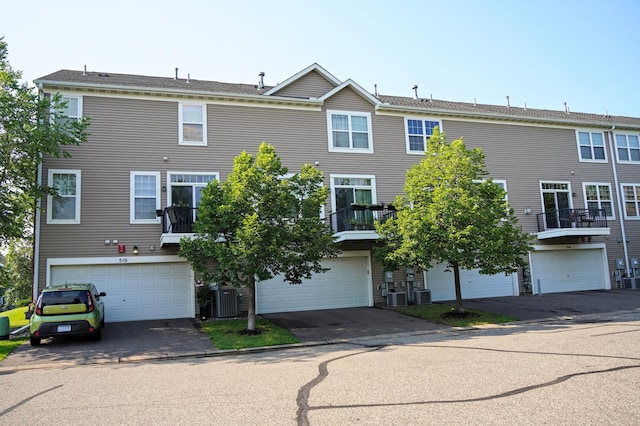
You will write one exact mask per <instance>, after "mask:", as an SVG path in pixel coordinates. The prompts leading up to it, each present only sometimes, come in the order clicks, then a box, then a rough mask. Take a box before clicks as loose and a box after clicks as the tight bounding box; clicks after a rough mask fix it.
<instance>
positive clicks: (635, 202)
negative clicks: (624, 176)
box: [621, 183, 640, 219]
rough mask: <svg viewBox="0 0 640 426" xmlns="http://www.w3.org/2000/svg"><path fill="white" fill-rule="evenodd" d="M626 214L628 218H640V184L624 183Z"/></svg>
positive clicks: (623, 192)
mask: <svg viewBox="0 0 640 426" xmlns="http://www.w3.org/2000/svg"><path fill="white" fill-rule="evenodd" d="M621 186H622V194H623V196H624V214H625V217H626V218H628V219H640V184H637V183H636V184H629V183H623V184H622V185H621Z"/></svg>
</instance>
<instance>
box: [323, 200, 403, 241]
mask: <svg viewBox="0 0 640 426" xmlns="http://www.w3.org/2000/svg"><path fill="white" fill-rule="evenodd" d="M395 217H396V209H395V207H393V206H391V205H384V204H377V205H375V204H374V205H358V204H352V205H351V206H349V207H345V208H343V209H340V210H338V211H336V212H335V213H331V215H330V216H329V224H330V225H331V229H332V230H333V232H334V233H335V234H336V236H337V241H344V240H377V239H378V233H377V232H376V227H375V222H376V221H379V222H384V221H385V220H387V219H389V218H395Z"/></svg>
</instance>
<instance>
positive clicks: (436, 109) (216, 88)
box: [35, 70, 640, 129]
mask: <svg viewBox="0 0 640 426" xmlns="http://www.w3.org/2000/svg"><path fill="white" fill-rule="evenodd" d="M35 82H36V83H38V82H43V83H48V84H61V85H64V84H65V83H67V84H71V85H77V86H83V85H86V86H87V87H92V86H93V87H96V86H98V87H100V86H104V88H105V89H109V88H118V87H119V88H131V89H148V90H149V91H154V90H158V91H162V90H169V91H175V92H202V93H212V94H214V93H220V94H229V95H238V96H247V95H249V96H259V95H262V94H264V93H265V92H267V91H269V90H270V89H272V88H273V87H272V86H265V87H264V88H262V89H260V88H259V87H258V85H257V84H236V83H221V82H217V81H205V80H195V79H185V78H180V79H175V78H168V77H152V76H142V75H131V74H114V73H108V72H86V73H84V72H82V71H73V70H60V71H57V72H54V73H52V74H49V75H47V76H44V77H41V78H39V79H37V80H35ZM270 96H271V95H265V98H268V97H270ZM273 96H276V97H280V98H282V97H281V96H279V95H278V94H274V95H273ZM371 96H373V95H371ZM376 98H377V99H378V100H379V101H380V105H378V107H379V108H381V109H385V108H391V109H399V110H403V109H406V110H407V111H415V112H416V113H418V112H423V111H424V113H427V114H428V113H433V114H445V115H446V114H451V115H456V116H465V117H474V116H475V117H485V118H487V117H489V118H494V119H498V118H499V119H507V120H509V119H513V120H518V121H538V122H556V123H558V122H559V123H570V124H584V125H596V126H612V125H616V126H620V127H630V128H634V129H640V118H636V117H624V116H609V115H604V114H591V113H582V112H572V111H570V112H565V111H559V110H545V109H534V108H522V107H513V106H509V107H508V106H506V105H504V106H500V105H487V104H476V103H466V102H451V101H445V100H438V99H415V98H410V97H401V96H387V95H378V96H376ZM292 99H293V98H292ZM297 99H299V100H300V99H301V98H297Z"/></svg>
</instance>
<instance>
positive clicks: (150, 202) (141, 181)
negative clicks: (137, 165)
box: [129, 172, 160, 223]
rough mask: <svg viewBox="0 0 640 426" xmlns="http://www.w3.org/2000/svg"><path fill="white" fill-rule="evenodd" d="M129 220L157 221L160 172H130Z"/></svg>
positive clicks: (137, 221) (158, 219)
mask: <svg viewBox="0 0 640 426" xmlns="http://www.w3.org/2000/svg"><path fill="white" fill-rule="evenodd" d="M130 191H131V200H130V209H129V211H130V222H131V223H158V222H159V221H160V218H158V217H157V216H156V210H158V209H160V172H131V182H130Z"/></svg>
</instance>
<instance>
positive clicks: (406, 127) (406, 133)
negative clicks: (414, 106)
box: [404, 116, 444, 155]
mask: <svg viewBox="0 0 640 426" xmlns="http://www.w3.org/2000/svg"><path fill="white" fill-rule="evenodd" d="M409 120H420V121H422V122H423V125H424V122H425V121H437V122H438V123H439V124H438V129H439V130H440V133H442V132H444V130H443V129H442V120H441V119H439V118H435V117H416V116H404V140H405V148H406V151H407V154H409V155H425V152H426V151H427V140H428V139H429V137H427V136H426V135H424V150H422V151H416V150H412V149H410V147H411V143H410V142H409Z"/></svg>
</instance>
